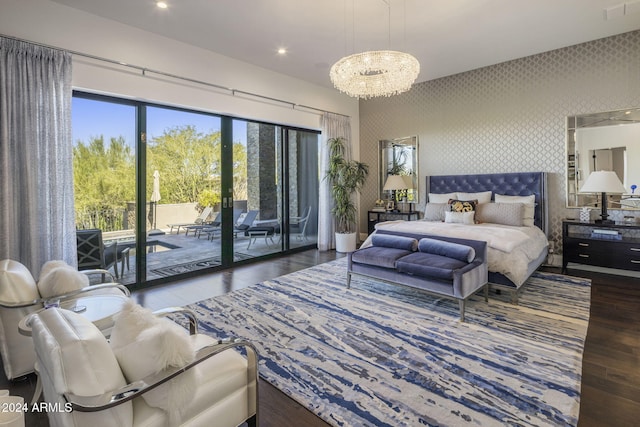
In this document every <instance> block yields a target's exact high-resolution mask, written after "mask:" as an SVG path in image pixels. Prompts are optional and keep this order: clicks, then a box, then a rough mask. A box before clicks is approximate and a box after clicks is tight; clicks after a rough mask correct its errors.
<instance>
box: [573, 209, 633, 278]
mask: <svg viewBox="0 0 640 427" xmlns="http://www.w3.org/2000/svg"><path fill="white" fill-rule="evenodd" d="M570 262H574V263H578V264H588V265H594V266H598V267H608V268H618V269H622V270H634V271H640V224H627V223H615V224H596V223H594V222H579V221H562V271H563V272H566V270H567V264H568V263H570Z"/></svg>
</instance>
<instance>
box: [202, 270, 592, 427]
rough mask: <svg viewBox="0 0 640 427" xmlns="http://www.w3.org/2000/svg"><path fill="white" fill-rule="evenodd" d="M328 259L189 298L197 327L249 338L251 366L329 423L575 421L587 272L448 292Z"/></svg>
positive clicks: (530, 423)
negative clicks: (516, 287)
mask: <svg viewBox="0 0 640 427" xmlns="http://www.w3.org/2000/svg"><path fill="white" fill-rule="evenodd" d="M345 271H346V262H345V259H344V258H343V259H339V260H336V261H333V262H330V263H327V264H321V265H318V266H315V267H312V268H309V269H306V270H301V271H299V272H296V273H292V274H289V275H286V276H282V277H278V278H276V279H274V280H269V281H266V282H264V283H260V284H258V285H255V286H251V287H248V288H245V289H241V290H238V291H235V292H232V293H230V294H227V295H224V296H221V297H216V298H213V299H210V300H206V301H202V302H200V303H197V304H194V305H192V306H190V307H191V308H192V309H194V310H195V311H196V312H197V313H198V316H199V318H200V320H201V331H202V332H204V333H208V334H211V335H214V336H217V337H225V336H228V335H233V336H239V337H243V338H246V339H248V340H250V341H252V342H254V343H255V345H256V347H257V348H258V351H259V354H260V358H261V360H260V375H261V376H262V377H263V378H264V379H265V380H267V381H268V382H270V383H271V384H273V385H274V386H275V387H277V388H279V389H280V390H282V391H283V392H284V393H286V394H287V395H289V396H291V397H292V398H293V399H295V400H296V401H298V402H300V403H301V404H302V405H304V406H305V407H307V408H309V409H310V410H311V411H312V412H314V413H315V414H317V415H318V416H319V417H321V418H322V419H324V420H325V421H327V422H328V423H329V424H331V425H334V426H376V427H380V426H393V427H398V426H419V425H429V426H456V427H457V426H504V425H510V426H534V425H535V426H547V425H548V426H559V425H562V426H575V425H576V424H577V422H578V413H579V406H580V380H581V372H582V352H583V347H584V340H585V336H586V332H587V324H588V320H589V304H590V293H591V288H590V282H589V281H587V280H585V279H578V278H572V277H568V276H563V275H559V274H550V273H537V274H535V275H534V276H533V277H532V278H531V279H530V280H529V281H528V283H527V284H526V285H525V287H524V292H523V293H522V295H521V297H520V304H519V305H512V304H510V303H509V302H508V295H502V296H500V295H492V296H491V297H490V299H489V303H488V304H487V303H485V302H484V299H483V298H482V297H481V296H476V297H474V298H472V299H471V300H470V301H469V302H468V303H467V311H466V322H465V323H460V322H459V321H458V303H457V302H455V301H451V300H447V299H440V298H437V297H434V296H431V295H427V294H424V293H420V292H417V291H413V290H411V289H408V288H404V287H400V286H392V285H388V284H384V283H381V282H375V281H371V280H367V279H364V278H357V277H354V279H353V281H352V288H351V289H346V288H345V280H346V279H345V277H346V274H345Z"/></svg>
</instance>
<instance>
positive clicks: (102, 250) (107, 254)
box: [76, 228, 131, 280]
mask: <svg viewBox="0 0 640 427" xmlns="http://www.w3.org/2000/svg"><path fill="white" fill-rule="evenodd" d="M76 243H77V247H78V248H77V255H78V270H90V269H96V268H99V269H104V270H109V269H110V268H111V267H113V271H114V273H115V276H116V279H118V278H119V277H120V275H119V274H118V263H120V264H121V265H120V266H121V268H120V270H121V272H122V273H123V274H124V266H125V262H126V265H127V269H129V251H130V250H131V248H129V247H125V246H120V247H118V242H112V243H109V244H108V245H105V244H104V241H103V240H102V230H100V229H98V228H93V229H89V230H76ZM103 280H104V278H103Z"/></svg>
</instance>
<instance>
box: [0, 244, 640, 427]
mask: <svg viewBox="0 0 640 427" xmlns="http://www.w3.org/2000/svg"><path fill="white" fill-rule="evenodd" d="M336 256H341V255H339V254H338V255H336V253H335V252H319V251H315V250H311V251H306V252H302V253H299V254H295V255H291V256H289V257H286V258H281V259H276V260H269V261H265V262H261V263H258V264H253V265H249V266H241V267H237V268H234V269H231V270H227V271H225V272H220V273H215V274H212V275H209V276H206V277H205V278H203V279H193V280H189V281H184V282H180V283H177V284H172V285H168V286H162V287H158V288H157V289H155V288H154V289H149V290H145V291H142V292H140V293H136V294H135V295H134V297H135V298H136V299H137V300H138V301H139V302H141V303H143V304H144V305H146V306H149V307H150V308H152V309H156V308H161V307H162V306H166V305H184V304H186V303H188V302H189V301H188V300H185V295H187V294H195V295H196V296H195V298H199V299H202V298H201V297H202V296H203V295H208V296H215V295H220V294H222V293H226V292H229V291H232V290H235V289H239V288H242V287H245V286H250V285H252V284H254V283H257V282H260V281H262V280H266V279H269V278H272V277H277V276H279V275H282V274H287V273H289V272H292V271H296V270H299V269H302V268H306V267H310V266H312V265H316V264H319V263H323V262H327V261H330V260H332V259H335V258H336ZM546 270H548V271H554V272H559V269H554V268H546ZM568 274H570V275H574V276H580V277H588V278H590V279H591V280H592V296H591V317H590V321H589V328H588V332H587V341H586V344H585V351H584V359H583V376H582V396H581V406H580V421H579V423H578V426H579V427H603V426H612V427H613V426H615V427H622V426H636V425H638V424H639V421H638V420H640V279H634V278H629V277H623V276H613V275H607V274H601V273H592V272H587V271H581V270H569V273H568ZM1 376H2V378H0V389H7V388H8V389H9V390H10V391H11V394H14V395H21V396H24V397H25V400H26V401H29V399H30V398H31V394H32V392H33V388H34V386H35V378H34V376H33V375H32V376H28V377H27V378H26V379H25V380H23V381H14V382H9V381H7V380H6V378H4V373H2V374H1ZM259 393H260V417H261V418H260V426H261V427H276V426H277V427H289V426H290V427H299V426H308V427H326V426H328V424H326V423H325V422H324V421H322V420H320V419H319V418H317V417H315V416H314V415H313V414H312V413H311V412H309V411H308V410H306V409H305V408H303V407H302V406H300V405H298V404H297V403H296V402H295V401H293V400H292V399H290V398H289V397H287V396H286V395H284V394H283V393H282V392H280V391H279V390H278V389H276V388H274V387H273V386H271V385H270V384H268V383H266V382H265V381H262V380H261V381H260V390H259ZM26 425H27V427H39V426H43V427H45V426H48V423H47V421H46V418H45V417H44V416H43V414H27V424H26Z"/></svg>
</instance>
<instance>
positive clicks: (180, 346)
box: [110, 300, 196, 425]
mask: <svg viewBox="0 0 640 427" xmlns="http://www.w3.org/2000/svg"><path fill="white" fill-rule="evenodd" d="M110 344H111V348H112V349H113V352H114V354H115V355H116V358H117V359H118V363H119V364H120V368H121V369H122V373H123V374H124V376H125V377H126V378H127V381H129V382H133V381H138V380H144V381H145V382H146V383H148V384H150V383H153V382H155V380H156V378H158V377H159V376H161V375H162V374H163V373H164V371H165V370H166V369H168V368H180V367H183V366H185V365H187V364H189V363H191V362H193V360H195V349H194V348H193V345H192V343H191V340H190V339H189V333H188V331H187V330H186V329H184V328H182V327H181V326H179V325H177V324H176V323H174V322H172V321H171V320H169V319H164V318H159V317H156V316H155V315H154V314H153V313H152V312H151V311H150V310H148V309H146V308H143V307H141V306H139V305H138V304H136V303H134V302H133V301H131V300H130V301H128V302H127V303H126V304H125V306H124V309H123V310H122V312H121V313H119V314H118V315H117V316H116V319H115V324H114V326H113V330H112V331H111V339H110ZM195 388H196V377H195V370H193V369H190V370H188V371H186V372H184V373H182V374H180V375H179V376H178V377H176V378H175V379H173V380H171V381H169V382H168V383H166V384H163V385H161V386H159V387H157V388H155V389H153V390H151V391H149V392H147V393H145V394H143V395H142V397H143V398H144V400H145V401H146V402H147V404H148V405H149V406H153V407H157V408H162V409H164V410H165V411H167V412H168V414H169V418H170V421H171V424H172V425H174V424H176V423H177V422H178V421H179V419H180V410H181V409H182V408H184V406H185V405H186V404H187V402H188V400H189V397H190V394H191V393H192V392H193V390H195Z"/></svg>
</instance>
